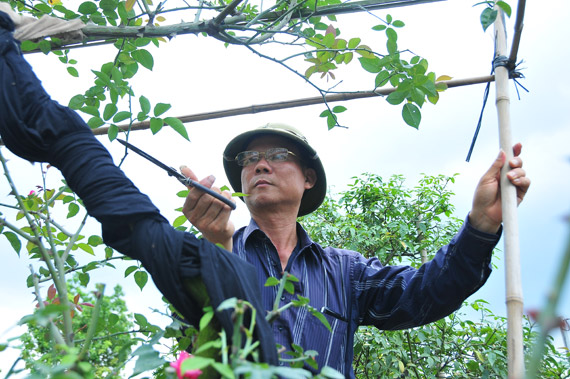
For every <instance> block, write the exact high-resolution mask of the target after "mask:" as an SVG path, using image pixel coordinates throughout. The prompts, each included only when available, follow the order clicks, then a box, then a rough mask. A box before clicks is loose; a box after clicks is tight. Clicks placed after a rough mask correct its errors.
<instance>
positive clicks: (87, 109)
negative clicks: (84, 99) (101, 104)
mask: <svg viewBox="0 0 570 379" xmlns="http://www.w3.org/2000/svg"><path fill="white" fill-rule="evenodd" d="M80 111H81V112H83V113H87V114H89V115H91V116H96V117H98V116H99V108H97V107H93V106H90V105H87V106H85V107H83V108H81V109H80Z"/></svg>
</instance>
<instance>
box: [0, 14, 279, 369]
mask: <svg viewBox="0 0 570 379" xmlns="http://www.w3.org/2000/svg"><path fill="white" fill-rule="evenodd" d="M11 30H13V24H11V20H10V19H9V17H8V16H7V15H6V14H5V13H3V12H0V115H1V116H0V134H1V136H2V140H3V142H4V143H5V145H6V147H8V149H10V150H11V151H12V152H13V153H14V154H16V155H18V156H20V157H22V158H25V159H28V160H30V161H40V162H49V163H50V164H51V165H53V166H55V167H57V168H58V169H59V170H60V171H61V172H62V174H63V176H64V177H65V179H66V181H67V184H68V186H69V187H70V188H71V189H72V190H73V191H74V192H75V193H77V195H78V196H79V197H80V198H81V199H82V201H83V203H84V205H85V208H86V209H87V212H88V213H89V215H91V216H92V217H95V218H96V219H97V220H98V221H99V222H100V223H101V226H102V230H103V239H104V241H105V243H106V244H108V245H109V246H111V247H113V248H114V249H116V250H117V251H119V252H121V253H123V254H125V255H127V256H129V257H131V258H134V259H138V260H140V261H141V263H142V264H143V266H144V267H145V269H147V271H148V272H149V273H150V274H151V276H152V278H153V281H154V282H155V284H156V286H157V287H158V289H159V290H160V291H161V292H162V293H163V295H165V297H166V298H167V299H168V300H169V301H170V302H171V303H172V304H173V305H174V307H175V308H176V309H177V310H178V311H179V312H181V313H182V314H183V316H184V317H185V318H186V319H187V320H189V321H190V322H192V323H193V324H194V325H198V321H199V319H200V317H201V315H202V309H201V306H199V304H197V303H196V302H195V301H194V299H193V298H192V297H191V296H190V294H189V293H188V291H187V290H186V289H185V287H184V285H185V280H186V279H189V278H196V277H200V278H201V279H202V281H203V282H204V284H205V286H206V289H207V292H208V295H209V297H210V301H211V304H212V306H213V307H214V309H215V308H217V306H218V305H219V304H220V303H221V302H222V301H224V300H225V299H227V298H230V297H236V298H238V299H243V300H247V301H249V302H250V303H252V305H253V306H254V307H255V308H256V309H257V310H258V312H257V319H256V320H257V323H256V325H257V327H256V330H255V337H256V339H257V340H259V341H260V344H261V357H260V358H261V360H262V361H264V362H267V363H271V364H276V363H277V353H276V350H275V343H274V342H273V341H274V339H273V334H272V332H271V329H270V328H269V325H268V323H267V322H266V321H265V318H264V316H265V315H264V313H263V308H262V307H261V305H260V290H259V288H258V286H257V283H256V282H255V281H254V278H255V274H254V273H253V270H254V268H253V267H252V266H251V265H249V264H248V263H246V262H245V261H242V260H240V259H239V258H238V257H237V256H234V255H232V254H229V253H227V252H226V251H225V250H223V249H220V248H218V247H217V246H215V245H213V244H211V243H209V242H208V241H206V240H201V239H197V238H196V237H195V236H194V235H193V234H190V233H183V232H180V231H177V230H175V229H174V228H173V227H172V226H171V225H170V224H169V223H168V222H167V220H166V219H165V218H164V217H163V216H162V215H161V214H160V213H159V211H158V209H157V208H156V207H155V206H154V205H153V204H152V202H151V201H150V199H149V198H148V197H147V196H146V195H144V194H142V193H141V192H140V191H139V190H138V189H137V188H136V187H135V185H134V184H133V183H132V182H131V181H130V180H129V179H128V178H127V177H126V176H125V175H124V173H123V172H122V171H121V170H120V169H119V168H118V167H117V166H115V164H114V163H113V160H112V157H111V156H110V154H109V152H108V151H107V150H106V149H105V147H104V146H103V145H101V143H99V141H98V140H97V139H96V138H95V136H94V135H93V133H92V132H91V130H90V128H89V127H88V126H87V125H86V124H85V122H84V121H83V120H82V119H81V118H80V117H79V116H78V115H77V114H76V113H75V112H73V111H72V110H70V109H69V108H67V107H63V106H61V105H60V104H58V103H57V102H55V101H53V100H51V98H50V97H49V95H48V94H47V93H46V92H45V90H44V89H43V88H42V86H41V83H40V81H39V80H38V79H37V77H36V76H35V75H34V73H33V72H32V69H31V67H30V66H29V64H28V63H27V62H26V61H25V60H24V59H23V57H22V56H21V54H20V51H19V44H18V42H17V41H15V40H14V39H13V37H12V34H11ZM217 317H218V319H219V320H220V322H221V324H222V326H223V327H224V329H225V330H226V332H227V333H228V335H229V336H231V335H232V329H233V322H232V319H231V313H230V311H224V312H221V313H218V314H217Z"/></svg>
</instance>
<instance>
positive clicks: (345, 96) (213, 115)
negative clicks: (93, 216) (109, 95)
mask: <svg viewBox="0 0 570 379" xmlns="http://www.w3.org/2000/svg"><path fill="white" fill-rule="evenodd" d="M494 80H495V76H494V75H488V76H480V77H476V78H467V79H456V80H445V81H441V82H438V83H445V84H447V87H448V88H454V87H461V86H467V85H472V84H481V83H488V82H493V81H494ZM395 90H396V89H395V88H386V89H377V90H375V91H363V92H349V93H337V94H332V95H328V96H325V97H323V96H316V97H309V98H304V99H296V100H288V101H281V102H277V103H268V104H260V105H250V106H246V107H241V108H233V109H226V110H222V111H214V112H204V113H197V114H193V115H187V116H178V119H179V120H180V121H182V122H183V123H189V122H195V121H205V120H214V119H217V118H224V117H233V116H240V115H244V114H255V113H261V112H269V111H275V110H279V109H288V108H296V107H303V106H307V105H315V104H323V103H325V101H326V102H327V103H332V102H336V101H348V100H355V99H365V98H369V97H377V96H387V95H389V94H390V93H392V92H394V91H395ZM118 127H119V129H120V130H122V131H127V130H145V129H148V128H149V127H150V122H149V121H143V122H137V123H133V124H131V125H129V124H123V125H118ZM108 130H109V127H102V128H97V129H93V133H94V134H95V135H104V134H107V132H108Z"/></svg>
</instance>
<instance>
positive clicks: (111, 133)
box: [107, 124, 119, 142]
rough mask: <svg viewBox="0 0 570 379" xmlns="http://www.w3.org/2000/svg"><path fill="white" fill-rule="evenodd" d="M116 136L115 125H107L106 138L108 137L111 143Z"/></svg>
mask: <svg viewBox="0 0 570 379" xmlns="http://www.w3.org/2000/svg"><path fill="white" fill-rule="evenodd" d="M118 135H119V127H118V126H117V125H115V124H111V125H109V130H108V131H107V136H108V137H109V141H111V142H113V141H114V140H115V138H117V136H118Z"/></svg>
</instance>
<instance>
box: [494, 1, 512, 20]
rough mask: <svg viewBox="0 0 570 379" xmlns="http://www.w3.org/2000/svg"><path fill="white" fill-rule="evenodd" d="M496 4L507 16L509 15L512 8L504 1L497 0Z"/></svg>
mask: <svg viewBox="0 0 570 379" xmlns="http://www.w3.org/2000/svg"><path fill="white" fill-rule="evenodd" d="M497 6H498V7H499V8H501V9H502V10H503V12H505V14H506V15H507V16H508V17H511V12H512V10H511V6H510V5H509V4H507V3H505V2H504V1H497Z"/></svg>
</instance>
